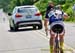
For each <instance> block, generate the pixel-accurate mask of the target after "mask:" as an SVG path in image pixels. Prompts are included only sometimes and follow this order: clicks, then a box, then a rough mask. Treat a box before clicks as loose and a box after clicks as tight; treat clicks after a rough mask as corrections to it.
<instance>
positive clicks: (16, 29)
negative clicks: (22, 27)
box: [13, 21, 18, 31]
mask: <svg viewBox="0 0 75 53" xmlns="http://www.w3.org/2000/svg"><path fill="white" fill-rule="evenodd" d="M13 25H14V27H13V30H14V31H18V26H17V24H14V21H13Z"/></svg>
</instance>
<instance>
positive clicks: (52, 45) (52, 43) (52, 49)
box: [49, 30, 55, 53]
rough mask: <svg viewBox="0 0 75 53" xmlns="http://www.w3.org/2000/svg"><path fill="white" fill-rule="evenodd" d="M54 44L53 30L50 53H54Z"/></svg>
mask: <svg viewBox="0 0 75 53" xmlns="http://www.w3.org/2000/svg"><path fill="white" fill-rule="evenodd" d="M54 43H55V34H53V33H52V30H50V41H49V44H50V53H54Z"/></svg>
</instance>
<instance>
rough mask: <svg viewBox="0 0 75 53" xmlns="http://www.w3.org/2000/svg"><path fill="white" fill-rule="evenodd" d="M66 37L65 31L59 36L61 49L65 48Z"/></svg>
mask: <svg viewBox="0 0 75 53" xmlns="http://www.w3.org/2000/svg"><path fill="white" fill-rule="evenodd" d="M64 35H65V30H64V31H63V32H62V33H61V34H60V35H59V38H60V48H61V49H63V46H64Z"/></svg>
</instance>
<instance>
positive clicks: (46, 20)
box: [44, 18, 48, 30]
mask: <svg viewBox="0 0 75 53" xmlns="http://www.w3.org/2000/svg"><path fill="white" fill-rule="evenodd" d="M44 27H45V30H48V28H47V27H48V19H47V18H45V19H44Z"/></svg>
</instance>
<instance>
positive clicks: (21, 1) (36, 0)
mask: <svg viewBox="0 0 75 53" xmlns="http://www.w3.org/2000/svg"><path fill="white" fill-rule="evenodd" d="M48 1H51V0H0V8H3V10H4V12H7V13H8V12H12V10H13V8H14V7H15V6H22V5H33V4H34V5H36V6H37V7H38V8H39V10H40V11H41V13H42V15H43V19H44V17H45V11H46V7H47V5H48ZM52 1H53V2H54V3H55V5H58V4H61V5H62V9H63V11H64V12H66V13H67V14H68V15H69V18H68V19H67V20H66V21H71V22H74V21H75V15H74V14H75V13H74V12H75V10H73V9H72V8H73V5H74V3H75V0H52Z"/></svg>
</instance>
